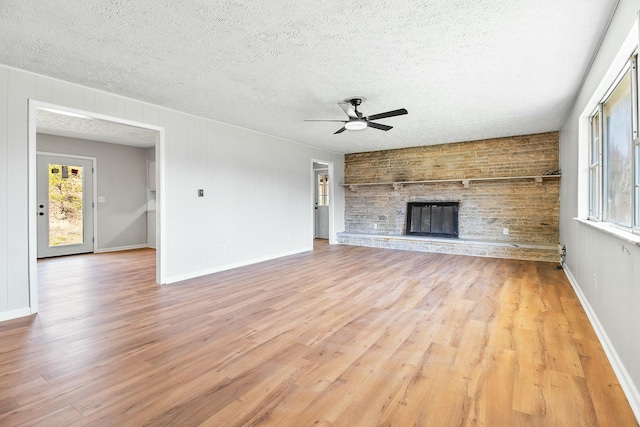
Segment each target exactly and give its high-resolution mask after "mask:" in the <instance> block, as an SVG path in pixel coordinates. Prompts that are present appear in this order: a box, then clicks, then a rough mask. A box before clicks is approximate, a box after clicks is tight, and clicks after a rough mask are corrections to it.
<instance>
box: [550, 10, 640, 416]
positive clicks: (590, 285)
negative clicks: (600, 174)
mask: <svg viewBox="0 0 640 427" xmlns="http://www.w3.org/2000/svg"><path fill="white" fill-rule="evenodd" d="M639 9H640V1H637V0H633V1H630V0H622V1H620V3H619V4H618V7H617V10H616V12H615V14H614V16H613V19H612V21H611V24H610V26H609V28H608V30H607V32H606V34H605V37H604V39H603V41H602V44H601V46H600V49H599V51H598V53H597V55H596V56H595V58H594V61H593V64H592V67H591V69H590V71H589V72H588V74H587V75H586V77H585V81H584V84H583V86H582V88H581V90H580V92H579V94H578V97H577V98H576V103H575V104H574V106H573V108H572V110H571V112H570V114H569V115H568V117H567V121H566V122H565V124H564V126H563V127H562V129H561V131H560V166H561V168H562V187H561V190H560V241H561V243H563V244H565V245H566V247H567V258H566V271H567V276H568V277H569V279H570V280H571V282H572V284H573V286H574V288H575V289H576V293H577V294H578V296H579V297H580V298H581V301H582V303H583V305H584V306H585V311H586V312H587V314H588V315H589V317H590V319H591V321H592V324H593V325H594V327H595V329H596V332H598V335H599V336H600V339H601V341H602V342H603V346H604V348H605V351H607V355H608V356H609V360H610V361H611V362H612V365H613V368H614V370H615V371H616V374H617V375H618V378H619V380H620V382H621V384H622V386H623V388H624V390H625V392H626V395H627V398H628V399H629V403H630V404H631V407H632V408H633V410H634V413H635V414H636V417H637V418H638V419H639V420H640V391H639V390H640V328H638V325H640V247H639V246H637V245H634V244H631V243H629V242H627V241H625V240H623V239H620V238H618V237H614V236H612V235H610V234H606V233H605V232H603V231H601V230H598V229H595V228H593V227H591V226H589V225H586V224H584V223H582V222H579V221H577V220H576V218H577V217H579V216H580V213H581V212H586V211H587V209H586V205H585V204H586V203H588V197H587V196H588V194H586V190H585V189H586V188H587V186H585V185H584V183H582V182H581V181H580V180H579V178H580V177H581V176H582V177H584V176H585V174H584V171H585V170H586V169H585V165H584V164H581V163H580V162H579V160H580V158H581V155H583V154H584V153H585V151H584V150H583V149H581V146H580V138H579V120H580V115H581V114H582V112H583V110H584V109H585V108H586V107H587V103H588V102H589V99H590V98H591V97H592V96H593V94H594V92H595V91H596V89H597V87H598V85H599V84H600V81H601V80H602V79H603V77H604V75H605V74H606V72H607V70H608V68H609V66H610V65H611V64H612V61H613V59H614V57H615V55H616V53H617V52H618V50H619V49H620V47H621V45H622V43H623V41H624V39H625V37H626V36H627V34H628V33H629V31H630V29H631V27H632V25H633V23H634V21H635V20H636V18H637V17H638V10H639ZM581 192H582V193H581ZM580 204H582V205H583V206H582V205H580Z"/></svg>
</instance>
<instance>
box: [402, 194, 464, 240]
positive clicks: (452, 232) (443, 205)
mask: <svg viewBox="0 0 640 427" xmlns="http://www.w3.org/2000/svg"><path fill="white" fill-rule="evenodd" d="M407 234H408V235H417V236H437V237H458V202H410V203H407Z"/></svg>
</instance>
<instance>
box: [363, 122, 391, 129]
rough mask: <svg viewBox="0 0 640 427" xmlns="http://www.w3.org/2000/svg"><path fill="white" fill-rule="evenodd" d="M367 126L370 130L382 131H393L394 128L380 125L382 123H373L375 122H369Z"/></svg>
mask: <svg viewBox="0 0 640 427" xmlns="http://www.w3.org/2000/svg"><path fill="white" fill-rule="evenodd" d="M367 126H368V127H370V128H374V129H380V130H389V129H393V126H388V125H383V124H380V123H373V122H367Z"/></svg>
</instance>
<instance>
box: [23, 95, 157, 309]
mask: <svg viewBox="0 0 640 427" xmlns="http://www.w3.org/2000/svg"><path fill="white" fill-rule="evenodd" d="M42 111H45V112H49V113H54V115H56V116H59V117H60V120H59V123H61V124H62V127H61V128H59V129H58V130H57V131H59V132H61V133H58V134H57V135H60V136H69V137H79V138H81V139H92V138H91V136H92V135H93V133H94V132H95V134H100V136H103V135H108V134H111V130H112V128H120V131H121V132H119V135H118V136H120V137H121V136H122V134H123V133H124V134H125V135H126V137H127V139H128V140H129V139H131V135H130V131H131V132H133V133H135V134H138V131H143V132H144V133H147V134H151V141H150V147H154V153H155V156H154V157H155V164H156V170H155V173H154V175H155V183H156V187H157V188H156V191H155V205H154V207H155V212H156V224H155V230H156V242H155V243H156V283H158V284H164V283H166V262H165V254H164V253H165V251H163V246H164V245H165V244H166V237H165V232H164V231H165V222H164V218H163V216H162V213H163V212H164V206H165V198H164V191H165V190H164V189H165V186H164V163H165V162H164V152H165V149H164V145H165V142H164V140H165V131H164V128H163V127H161V126H157V125H151V124H147V123H141V122H135V121H132V120H127V119H121V118H117V117H112V116H107V115H104V114H100V113H94V112H88V111H83V110H77V109H74V108H70V107H65V106H60V105H55V104H50V103H46V102H41V101H35V100H29V118H28V153H29V165H28V167H29V169H28V170H29V172H28V173H29V188H28V191H29V211H30V212H33V215H30V217H29V304H30V311H31V313H36V312H37V311H38V280H37V277H38V262H37V259H38V257H39V254H38V234H39V233H38V221H39V218H40V217H44V216H45V215H40V214H39V212H40V211H41V210H42V209H44V208H40V207H39V206H40V205H44V203H39V200H38V198H39V196H38V185H37V181H38V180H37V175H38V174H37V169H38V168H37V163H38V158H37V144H36V139H37V134H38V112H42ZM76 119H78V120H81V121H82V123H79V122H76V121H75V120H76ZM69 122H74V124H73V125H68V124H67V125H65V123H69ZM64 126H67V127H66V128H63V127H64ZM123 131H124V132H123ZM47 133H50V134H53V133H52V132H47ZM96 140H99V139H96ZM99 141H104V140H101V139H100V140H99ZM126 145H135V144H126ZM71 157H72V158H73V156H71ZM71 163H74V162H71ZM66 166H69V165H66ZM74 166H75V165H74ZM60 169H61V168H60ZM90 187H91V190H92V191H94V190H95V182H94V184H92V185H91V186H90ZM84 197H85V196H84V195H83V199H84ZM90 197H91V199H93V198H94V197H95V193H93V192H92V194H91V196H90ZM93 202H94V201H93V200H92V201H91V202H89V204H92V203H93ZM87 206H88V205H87ZM43 214H44V212H43ZM83 215H84V212H83ZM94 218H95V215H94ZM93 224H94V229H93V230H92V233H93V234H94V235H95V233H96V231H97V230H96V229H95V220H94V221H93ZM83 233H86V231H85V230H84V229H83ZM83 238H84V237H83ZM92 240H93V237H92ZM96 243H97V242H96ZM92 244H93V245H94V247H95V244H94V243H93V242H92ZM92 251H93V249H92V250H89V251H88V252H92Z"/></svg>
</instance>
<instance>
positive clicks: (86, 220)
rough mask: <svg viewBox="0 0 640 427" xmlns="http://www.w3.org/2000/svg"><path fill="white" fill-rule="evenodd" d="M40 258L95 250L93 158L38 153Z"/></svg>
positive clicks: (37, 213)
mask: <svg viewBox="0 0 640 427" xmlns="http://www.w3.org/2000/svg"><path fill="white" fill-rule="evenodd" d="M37 194H38V209H37V212H36V215H37V216H38V258H44V257H53V256H60V255H72V254H80V253H87V252H93V248H94V243H93V240H94V232H93V160H92V159H87V158H74V157H63V156H57V155H44V154H38V158H37Z"/></svg>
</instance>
